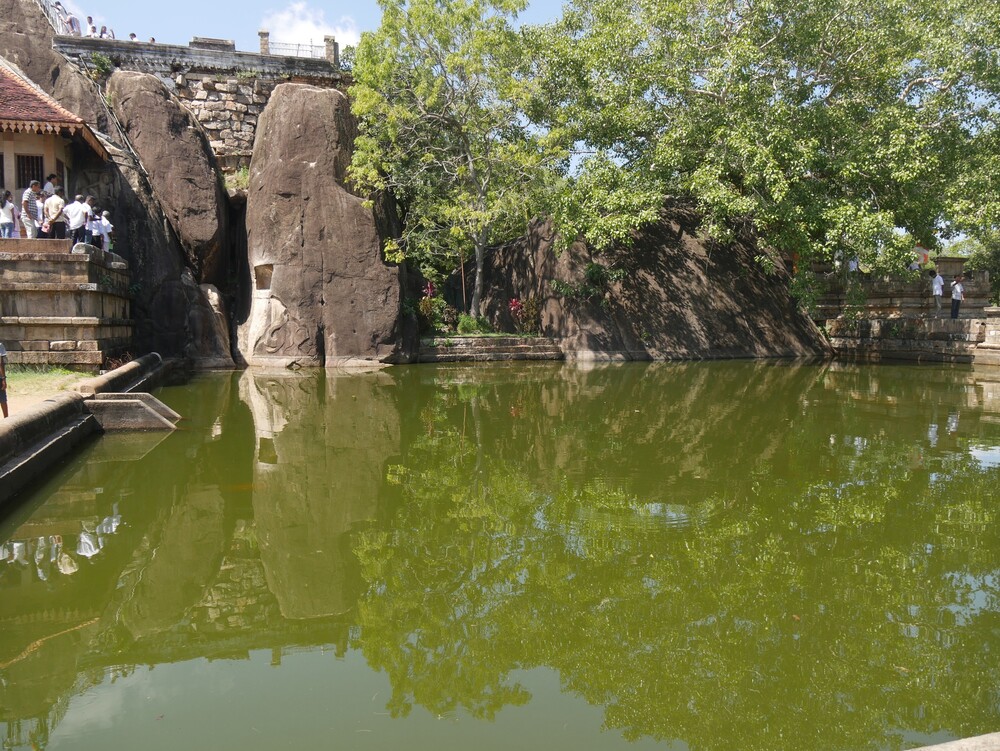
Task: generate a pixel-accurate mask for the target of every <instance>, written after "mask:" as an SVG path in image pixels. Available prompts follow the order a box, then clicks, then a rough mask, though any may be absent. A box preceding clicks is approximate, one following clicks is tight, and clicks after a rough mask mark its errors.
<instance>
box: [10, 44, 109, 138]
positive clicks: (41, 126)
mask: <svg viewBox="0 0 1000 751" xmlns="http://www.w3.org/2000/svg"><path fill="white" fill-rule="evenodd" d="M3 131H10V132H13V133H40V134H55V135H58V134H62V135H70V136H73V135H76V134H80V135H81V136H83V139H84V140H85V141H86V142H87V143H88V144H89V145H90V146H91V147H92V148H93V149H94V150H95V151H97V152H98V153H99V154H101V155H102V156H106V152H105V150H104V147H103V146H102V145H101V144H100V142H99V141H98V140H97V138H96V137H95V136H94V133H93V131H91V130H90V128H89V127H87V124H86V123H85V122H84V121H83V119H82V118H80V117H77V116H76V115H74V114H73V113H72V112H70V111H69V110H68V109H66V108H65V107H63V106H62V105H61V104H59V102H57V101H56V100H55V99H53V98H52V97H50V96H49V95H48V94H46V93H45V92H44V91H42V90H41V89H40V88H38V87H37V86H35V85H34V84H33V83H32V82H31V81H29V80H28V79H27V78H25V76H24V74H23V73H22V72H21V71H20V70H19V69H18V68H16V67H15V66H13V65H11V64H10V63H8V62H7V61H6V60H4V59H3V58H0V132H3Z"/></svg>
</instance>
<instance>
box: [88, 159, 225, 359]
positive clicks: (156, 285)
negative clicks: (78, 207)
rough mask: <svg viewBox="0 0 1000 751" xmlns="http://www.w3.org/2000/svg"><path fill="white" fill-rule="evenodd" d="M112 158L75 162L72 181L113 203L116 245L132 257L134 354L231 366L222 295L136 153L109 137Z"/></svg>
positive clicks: (107, 202) (108, 204)
mask: <svg viewBox="0 0 1000 751" xmlns="http://www.w3.org/2000/svg"><path fill="white" fill-rule="evenodd" d="M105 146H106V148H107V149H108V151H109V152H110V154H111V162H110V163H106V162H103V161H101V160H99V159H97V158H96V157H91V158H89V159H87V160H81V161H80V162H79V163H78V164H77V165H76V170H75V178H74V187H75V189H76V190H78V191H79V192H81V193H89V194H92V195H95V196H97V197H98V200H99V202H100V204H101V205H102V206H105V207H108V208H110V210H111V221H112V223H113V224H114V225H115V251H116V252H118V253H120V254H121V255H122V256H124V257H125V259H126V260H127V261H128V262H129V271H130V273H131V277H132V290H131V291H132V294H133V302H132V318H133V319H134V322H135V328H134V331H133V340H134V347H135V351H136V352H137V353H143V352H152V351H155V352H159V353H160V354H161V355H163V356H164V357H185V358H188V359H190V360H191V361H192V363H193V364H194V365H195V366H196V367H209V368H219V367H233V359H232V355H231V354H230V342H229V331H228V327H225V326H223V327H221V328H220V326H219V323H218V319H219V313H220V311H219V308H220V306H221V301H219V300H217V299H216V298H217V297H218V296H217V294H215V293H214V290H213V289H212V288H210V287H209V286H208V285H199V284H198V282H197V280H196V279H195V278H194V275H193V273H192V272H191V270H190V269H188V268H187V266H186V265H185V263H184V254H183V252H182V251H181V248H180V245H179V243H178V241H177V237H176V235H175V233H174V232H172V231H171V229H170V226H169V223H168V222H167V220H166V217H165V216H164V215H163V211H162V209H161V208H160V205H159V203H158V202H157V201H156V199H155V197H154V196H153V193H152V191H151V189H150V187H149V183H148V181H147V180H146V178H145V174H144V173H143V171H142V169H141V167H140V166H139V165H138V163H136V162H135V159H134V157H133V156H132V154H131V153H130V152H129V151H127V150H125V149H121V148H118V147H116V146H114V145H113V144H112V143H110V142H105Z"/></svg>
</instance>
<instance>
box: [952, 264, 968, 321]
mask: <svg viewBox="0 0 1000 751" xmlns="http://www.w3.org/2000/svg"><path fill="white" fill-rule="evenodd" d="M963 278H964V277H963V276H962V275H961V274H959V275H958V276H956V277H955V281H953V282H952V283H951V317H952V318H958V309H959V308H960V307H962V300H964V299H965V286H964V285H963V284H962V280H963Z"/></svg>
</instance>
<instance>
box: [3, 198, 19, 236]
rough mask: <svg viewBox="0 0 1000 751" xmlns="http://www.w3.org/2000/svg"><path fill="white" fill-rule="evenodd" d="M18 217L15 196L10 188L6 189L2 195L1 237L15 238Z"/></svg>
mask: <svg viewBox="0 0 1000 751" xmlns="http://www.w3.org/2000/svg"><path fill="white" fill-rule="evenodd" d="M16 219H17V206H16V205H15V204H14V196H13V195H12V194H11V192H10V191H9V190H5V191H3V195H2V196H0V239H6V240H13V239H14V237H15V235H14V221H15V220H16Z"/></svg>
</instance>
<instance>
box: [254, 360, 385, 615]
mask: <svg viewBox="0 0 1000 751" xmlns="http://www.w3.org/2000/svg"><path fill="white" fill-rule="evenodd" d="M392 387H393V381H392V379H391V378H389V377H387V376H385V375H384V374H381V373H377V372H376V373H363V374H356V375H339V376H338V375H335V374H332V373H331V374H329V375H328V374H323V373H305V374H296V373H287V374H278V375H275V374H257V373H253V372H251V371H247V372H246V373H244V374H243V377H242V379H241V380H240V396H241V398H242V399H243V400H244V402H245V403H246V404H248V405H249V407H250V410H251V412H252V414H253V420H254V431H255V433H256V440H257V446H256V454H255V457H256V461H255V462H254V492H253V510H254V520H255V523H256V529H257V540H258V543H259V545H260V555H261V561H262V562H263V565H264V571H265V572H266V575H267V583H268V586H269V588H270V589H271V591H272V592H274V594H275V596H276V597H277V599H278V603H279V605H280V607H281V614H282V615H283V616H284V617H286V618H316V617H320V616H331V615H336V614H338V613H342V612H344V611H346V610H348V609H350V607H351V606H352V605H353V601H354V598H355V597H356V596H357V585H356V582H354V581H351V578H352V577H350V576H349V571H354V572H355V577H356V566H353V567H352V561H353V556H352V554H351V551H350V544H349V540H348V539H347V537H346V535H347V534H348V533H349V532H350V531H351V529H352V528H354V527H355V526H356V525H358V524H359V523H361V522H365V521H370V520H373V519H374V518H375V516H376V512H377V508H378V500H379V496H380V489H381V487H382V485H383V484H384V478H385V464H386V458H387V457H388V456H389V455H392V454H396V453H398V452H399V413H398V409H397V407H396V404H395V398H396V393H395V390H394V389H393V388H392Z"/></svg>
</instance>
